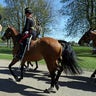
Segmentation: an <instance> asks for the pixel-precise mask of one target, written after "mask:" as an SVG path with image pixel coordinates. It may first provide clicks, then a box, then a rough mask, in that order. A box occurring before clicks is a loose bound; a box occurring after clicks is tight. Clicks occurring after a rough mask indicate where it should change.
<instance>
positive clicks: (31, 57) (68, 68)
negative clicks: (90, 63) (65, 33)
mask: <svg viewBox="0 0 96 96" xmlns="http://www.w3.org/2000/svg"><path fill="white" fill-rule="evenodd" d="M6 34H7V35H6ZM6 36H8V37H6ZM9 37H12V39H13V41H14V48H13V50H14V51H13V52H14V53H13V54H14V58H13V60H12V62H11V63H10V64H9V70H10V72H11V74H12V75H13V76H14V78H15V80H16V81H20V80H21V79H23V65H24V63H25V62H26V61H39V60H41V59H44V60H45V62H46V64H47V68H48V70H49V73H50V76H51V86H50V87H49V88H48V89H46V90H45V92H51V91H52V90H53V88H54V86H55V87H56V89H57V90H58V89H59V86H58V79H59V77H60V75H61V73H62V71H63V70H64V72H65V73H69V72H70V73H71V74H78V73H79V74H80V73H81V72H82V70H81V68H80V67H79V66H78V65H77V62H76V58H75V53H74V51H73V49H72V48H71V46H70V44H69V43H67V42H63V43H62V45H61V44H60V43H59V42H62V40H61V41H59V42H58V40H55V39H53V38H49V37H43V38H40V39H37V40H35V41H33V40H32V42H31V45H30V49H29V51H26V53H25V55H24V58H23V60H22V62H21V68H20V69H21V75H20V78H18V76H17V75H16V74H15V73H14V72H13V70H12V66H13V65H14V64H15V63H16V62H17V61H19V59H18V58H17V57H16V55H17V53H18V51H19V48H20V45H19V43H18V42H19V40H20V38H21V35H20V34H19V33H18V32H17V31H16V30H15V28H13V27H8V28H7V29H6V31H5V33H4V35H3V37H2V39H3V40H4V39H5V38H9ZM62 46H63V47H62Z"/></svg>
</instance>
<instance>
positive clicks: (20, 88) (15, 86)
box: [0, 68, 96, 96]
mask: <svg viewBox="0 0 96 96" xmlns="http://www.w3.org/2000/svg"><path fill="white" fill-rule="evenodd" d="M14 71H16V73H18V74H19V73H20V72H19V71H18V70H17V68H15V69H14ZM0 74H8V75H11V74H10V72H9V70H8V69H7V68H5V69H3V70H0ZM24 77H28V78H34V79H36V80H41V81H44V82H46V83H47V84H50V77H48V73H47V72H45V71H41V70H37V71H35V72H34V71H33V70H30V71H29V72H25V74H24ZM66 78H67V79H68V81H62V80H64V79H66ZM93 80H94V79H90V78H88V77H84V76H65V75H63V76H61V78H60V80H59V84H60V86H61V87H66V86H67V87H68V88H72V89H78V90H83V91H91V92H96V85H95V84H94V83H91V81H93ZM32 83H34V82H32ZM28 88H30V89H34V91H27V90H26V89H28ZM0 91H2V92H8V93H19V94H22V95H24V96H45V95H40V94H42V93H43V91H44V90H41V89H40V87H39V88H34V87H32V85H31V86H29V85H28V86H27V84H26V85H24V84H19V83H16V82H14V81H13V80H10V79H4V78H1V77H0Z"/></svg>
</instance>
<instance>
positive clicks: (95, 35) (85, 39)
mask: <svg viewBox="0 0 96 96" xmlns="http://www.w3.org/2000/svg"><path fill="white" fill-rule="evenodd" d="M91 40H92V42H93V47H96V32H95V31H91V30H90V29H89V30H88V31H87V32H85V34H84V35H83V36H82V37H81V39H80V40H79V41H78V44H79V45H84V43H87V44H89V43H90V41H91ZM95 74H96V70H95V71H94V72H93V74H92V75H91V77H95Z"/></svg>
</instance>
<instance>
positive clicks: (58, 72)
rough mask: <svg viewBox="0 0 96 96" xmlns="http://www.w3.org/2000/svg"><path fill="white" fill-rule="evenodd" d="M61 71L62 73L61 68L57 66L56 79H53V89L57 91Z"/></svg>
mask: <svg viewBox="0 0 96 96" xmlns="http://www.w3.org/2000/svg"><path fill="white" fill-rule="evenodd" d="M62 71H63V68H62V67H61V66H58V68H57V74H56V78H55V87H56V89H57V90H58V89H59V85H58V80H59V77H60V75H61V73H62Z"/></svg>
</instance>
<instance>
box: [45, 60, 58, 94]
mask: <svg viewBox="0 0 96 96" xmlns="http://www.w3.org/2000/svg"><path fill="white" fill-rule="evenodd" d="M50 61H51V60H49V62H47V67H48V70H49V72H50V77H51V86H50V87H49V88H48V89H46V90H45V91H44V92H46V93H50V92H54V91H53V88H54V85H55V77H56V74H55V72H56V69H57V64H56V63H55V62H52V61H51V62H50Z"/></svg>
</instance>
